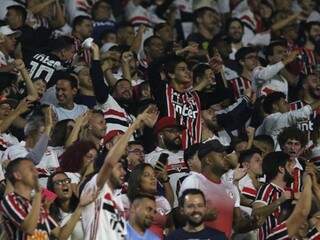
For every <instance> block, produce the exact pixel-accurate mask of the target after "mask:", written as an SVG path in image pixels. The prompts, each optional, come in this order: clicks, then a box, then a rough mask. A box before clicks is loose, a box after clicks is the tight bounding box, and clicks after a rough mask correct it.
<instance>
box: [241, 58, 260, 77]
mask: <svg viewBox="0 0 320 240" xmlns="http://www.w3.org/2000/svg"><path fill="white" fill-rule="evenodd" d="M241 65H242V66H243V67H244V68H246V69H248V71H250V72H251V71H252V70H253V69H254V68H256V67H257V66H258V65H259V60H258V55H257V53H249V54H248V55H246V56H245V57H244V59H243V61H241Z"/></svg>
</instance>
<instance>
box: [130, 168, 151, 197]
mask: <svg viewBox="0 0 320 240" xmlns="http://www.w3.org/2000/svg"><path fill="white" fill-rule="evenodd" d="M147 167H150V168H152V169H153V167H152V166H151V165H150V164H148V163H140V164H139V165H137V166H136V167H135V168H134V169H133V170H132V172H131V173H130V175H129V179H128V191H127V196H128V198H129V201H130V202H132V201H133V200H134V199H135V198H136V196H137V195H139V194H141V191H142V190H141V177H142V175H143V172H144V170H145V169H146V168H147ZM144 194H147V193H144Z"/></svg>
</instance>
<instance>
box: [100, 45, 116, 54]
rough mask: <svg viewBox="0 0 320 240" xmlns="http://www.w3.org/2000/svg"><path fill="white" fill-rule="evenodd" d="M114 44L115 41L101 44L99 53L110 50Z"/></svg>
mask: <svg viewBox="0 0 320 240" xmlns="http://www.w3.org/2000/svg"><path fill="white" fill-rule="evenodd" d="M114 46H118V44H116V43H105V44H103V45H102V47H101V49H100V51H101V53H105V52H108V51H109V50H110V48H112V47H114Z"/></svg>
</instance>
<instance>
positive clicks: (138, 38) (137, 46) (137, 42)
mask: <svg viewBox="0 0 320 240" xmlns="http://www.w3.org/2000/svg"><path fill="white" fill-rule="evenodd" d="M145 29H146V26H144V25H143V24H141V25H140V26H139V29H138V31H137V34H136V36H135V37H134V39H133V41H132V44H131V47H130V50H131V51H133V52H135V53H136V54H138V53H139V50H140V47H141V43H142V39H143V33H144V31H145Z"/></svg>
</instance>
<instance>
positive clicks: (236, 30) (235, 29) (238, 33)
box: [228, 21, 243, 43]
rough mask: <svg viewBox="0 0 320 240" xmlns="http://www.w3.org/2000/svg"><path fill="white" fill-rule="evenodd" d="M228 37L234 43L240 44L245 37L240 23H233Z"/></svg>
mask: <svg viewBox="0 0 320 240" xmlns="http://www.w3.org/2000/svg"><path fill="white" fill-rule="evenodd" d="M228 36H229V37H230V38H231V40H232V42H236V43H237V42H240V41H241V39H242V36H243V28H242V25H241V24H240V23H239V22H238V21H233V22H232V23H231V24H230V26H229V29H228Z"/></svg>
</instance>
